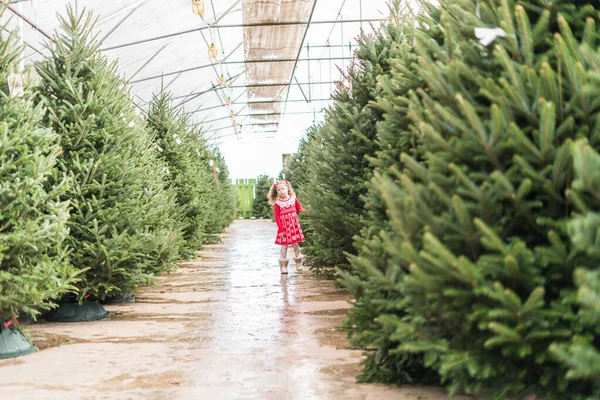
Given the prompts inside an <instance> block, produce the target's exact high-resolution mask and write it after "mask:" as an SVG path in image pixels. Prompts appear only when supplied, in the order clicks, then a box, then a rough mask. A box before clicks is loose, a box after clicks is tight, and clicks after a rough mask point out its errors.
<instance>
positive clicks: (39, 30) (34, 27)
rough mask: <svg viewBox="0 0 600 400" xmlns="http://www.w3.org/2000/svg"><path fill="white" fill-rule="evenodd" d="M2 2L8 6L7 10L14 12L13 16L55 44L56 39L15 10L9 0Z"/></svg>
mask: <svg viewBox="0 0 600 400" xmlns="http://www.w3.org/2000/svg"><path fill="white" fill-rule="evenodd" d="M2 2H3V3H4V5H6V8H8V9H9V10H10V11H12V13H13V14H15V15H16V16H17V17H19V18H21V19H22V20H23V21H25V22H26V23H27V24H28V25H29V26H31V27H32V28H33V29H34V30H36V31H38V32H39V33H41V34H42V35H44V36H46V38H48V39H49V40H50V41H51V42H54V39H52V37H51V36H50V35H48V34H47V33H46V32H44V31H43V30H42V29H41V28H40V27H39V26H37V25H36V24H35V23H33V22H32V21H31V20H30V19H29V18H27V17H26V16H24V15H23V14H21V13H20V12H19V11H17V10H15V8H14V7H13V6H11V5H10V1H9V0H3V1H2Z"/></svg>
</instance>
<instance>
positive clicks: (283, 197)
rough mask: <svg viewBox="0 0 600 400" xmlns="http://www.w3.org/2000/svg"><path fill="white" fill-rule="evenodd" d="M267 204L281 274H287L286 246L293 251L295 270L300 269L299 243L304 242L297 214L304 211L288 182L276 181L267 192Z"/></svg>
mask: <svg viewBox="0 0 600 400" xmlns="http://www.w3.org/2000/svg"><path fill="white" fill-rule="evenodd" d="M269 204H272V205H273V212H274V213H275V222H277V228H278V229H277V239H276V240H275V244H279V245H281V257H280V259H279V267H280V269H281V273H282V274H287V273H288V270H287V266H288V262H289V261H288V259H287V251H288V246H290V245H291V246H292V249H293V250H294V256H295V257H294V262H295V263H296V270H301V269H302V256H301V255H300V244H299V243H300V242H304V234H303V233H302V228H300V223H299V222H298V213H301V212H302V211H304V209H303V208H302V205H301V204H300V202H299V201H298V199H296V194H295V193H294V189H293V188H292V185H291V184H290V183H289V182H288V181H278V182H275V183H274V184H273V186H271V189H270V190H269Z"/></svg>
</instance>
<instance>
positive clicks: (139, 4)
mask: <svg viewBox="0 0 600 400" xmlns="http://www.w3.org/2000/svg"><path fill="white" fill-rule="evenodd" d="M141 5H142V3H138V4H137V5H136V6H135V7H133V8H132V9H131V11H129V12H128V13H127V15H126V16H125V17H123V18H122V19H121V20H120V21H119V22H117V24H116V25H115V26H114V27H113V28H112V29H111V30H110V31H108V32H107V33H106V35H104V36H103V37H102V39H100V42H99V45H102V43H104V41H105V40H106V39H107V38H108V37H109V36H110V35H111V34H112V33H113V32H114V31H115V30H117V28H118V27H119V26H121V24H122V23H123V22H125V21H126V20H127V18H129V17H130V16H131V14H133V13H134V12H135V10H137V9H138V8H139V6H141Z"/></svg>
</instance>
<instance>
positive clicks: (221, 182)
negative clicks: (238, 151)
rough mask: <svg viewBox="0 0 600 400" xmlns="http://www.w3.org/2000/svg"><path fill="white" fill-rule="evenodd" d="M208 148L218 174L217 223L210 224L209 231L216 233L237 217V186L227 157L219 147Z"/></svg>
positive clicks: (216, 238)
mask: <svg viewBox="0 0 600 400" xmlns="http://www.w3.org/2000/svg"><path fill="white" fill-rule="evenodd" d="M206 150H207V151H208V152H209V153H210V157H211V159H212V160H213V161H214V163H215V171H214V176H216V180H215V182H214V184H215V186H216V187H217V190H216V191H214V193H215V195H216V196H215V199H216V202H215V204H214V205H213V211H214V212H213V214H212V217H213V220H214V221H215V225H214V227H212V225H209V232H211V233H213V234H216V233H220V232H222V231H223V229H225V228H226V227H228V226H229V225H231V223H232V222H233V220H234V219H235V217H236V214H237V199H236V194H235V188H234V186H233V184H232V183H231V178H230V177H229V168H227V164H226V163H225V158H224V157H223V155H222V154H221V153H220V151H219V149H218V148H209V147H206ZM211 240H212V241H215V240H219V239H218V237H217V236H214V235H213V238H212V239H211Z"/></svg>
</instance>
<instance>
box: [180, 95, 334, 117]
mask: <svg viewBox="0 0 600 400" xmlns="http://www.w3.org/2000/svg"><path fill="white" fill-rule="evenodd" d="M242 94H244V92H242ZM239 97H241V95H240V96H238V98H239ZM236 101H237V99H235V100H233V104H235V102H236ZM312 101H332V99H331V98H329V99H312ZM283 102H285V100H264V101H248V102H246V104H248V105H252V104H273V103H283ZM305 102H306V100H304V99H294V100H288V103H305ZM219 107H223V106H222V105H220V104H218V105H216V106H210V107H206V108H199V109H197V110H194V111H190V112H188V113H187V114H194V113H197V112H201V111H208V110H214V109H215V108H219Z"/></svg>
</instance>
